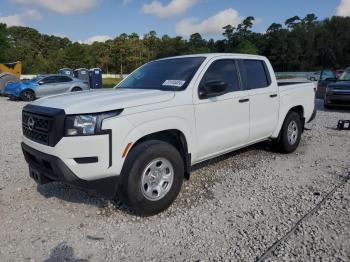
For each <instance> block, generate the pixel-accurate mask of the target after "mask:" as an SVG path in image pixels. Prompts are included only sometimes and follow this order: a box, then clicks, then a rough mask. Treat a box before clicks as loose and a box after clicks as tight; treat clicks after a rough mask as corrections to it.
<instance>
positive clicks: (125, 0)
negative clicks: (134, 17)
mask: <svg viewBox="0 0 350 262" xmlns="http://www.w3.org/2000/svg"><path fill="white" fill-rule="evenodd" d="M132 1H133V0H123V1H122V5H123V6H127V5H128V4H130V3H131V2H132Z"/></svg>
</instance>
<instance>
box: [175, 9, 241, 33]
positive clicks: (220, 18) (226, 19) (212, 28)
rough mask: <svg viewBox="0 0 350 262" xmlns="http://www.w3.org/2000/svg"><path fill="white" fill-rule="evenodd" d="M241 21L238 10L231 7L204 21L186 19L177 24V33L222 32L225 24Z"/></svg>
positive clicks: (235, 23)
mask: <svg viewBox="0 0 350 262" xmlns="http://www.w3.org/2000/svg"><path fill="white" fill-rule="evenodd" d="M240 21H241V18H240V17H239V14H238V12H237V11H236V10H235V9H232V8H229V9H226V10H223V11H221V12H219V13H217V14H215V15H213V16H211V17H209V18H207V19H205V20H203V21H198V20H197V19H194V18H190V19H184V20H182V21H180V22H179V23H178V24H177V25H176V34H177V35H181V36H185V37H187V36H190V35H191V34H194V33H200V34H202V35H207V34H217V33H222V32H223V29H222V28H223V27H224V26H226V25H232V26H236V25H238V24H239V23H240Z"/></svg>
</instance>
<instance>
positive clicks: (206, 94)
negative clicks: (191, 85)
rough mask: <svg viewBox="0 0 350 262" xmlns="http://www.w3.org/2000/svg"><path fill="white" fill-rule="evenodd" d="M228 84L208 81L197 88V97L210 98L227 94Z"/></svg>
mask: <svg viewBox="0 0 350 262" xmlns="http://www.w3.org/2000/svg"><path fill="white" fill-rule="evenodd" d="M227 87H228V83H227V82H225V81H208V82H206V83H205V84H204V85H202V86H201V87H200V88H199V97H200V98H202V99H204V98H210V97H215V96H220V95H223V94H225V93H226V92H227Z"/></svg>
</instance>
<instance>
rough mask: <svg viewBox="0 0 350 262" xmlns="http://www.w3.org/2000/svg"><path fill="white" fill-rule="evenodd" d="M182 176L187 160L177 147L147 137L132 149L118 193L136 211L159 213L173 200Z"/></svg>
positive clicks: (144, 213)
mask: <svg viewBox="0 0 350 262" xmlns="http://www.w3.org/2000/svg"><path fill="white" fill-rule="evenodd" d="M183 178H184V163H183V159H182V157H181V155H180V153H179V152H178V150H177V149H176V148H175V147H173V146H172V145H170V144H168V143H166V142H163V141H158V140H151V141H146V142H143V143H141V144H138V145H136V146H135V148H134V149H132V150H131V152H130V153H129V155H128V157H127V159H126V161H125V163H124V167H123V170H122V174H121V180H120V182H119V190H118V195H119V198H120V200H121V201H122V202H123V203H125V204H126V205H128V206H129V207H130V208H131V209H132V210H133V211H134V212H135V213H136V214H138V215H142V216H152V215H156V214H158V213H160V212H162V211H164V210H165V209H167V208H168V207H169V206H170V205H171V204H172V203H173V202H174V200H175V199H176V197H177V196H178V194H179V192H180V190H181V186H182V182H183Z"/></svg>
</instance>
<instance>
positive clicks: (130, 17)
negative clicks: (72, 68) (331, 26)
mask: <svg viewBox="0 0 350 262" xmlns="http://www.w3.org/2000/svg"><path fill="white" fill-rule="evenodd" d="M308 13H315V14H316V15H317V17H318V18H319V19H324V18H327V17H331V16H334V15H339V16H350V0H0V23H6V24H7V25H8V26H13V25H21V26H28V27H32V28H35V29H37V30H38V31H39V32H41V33H45V34H49V35H57V36H62V37H68V38H69V39H71V40H72V41H79V42H85V43H92V42H93V41H105V40H107V39H111V38H114V37H116V36H117V35H120V34H122V33H127V34H131V33H133V32H136V33H137V34H139V35H140V36H143V35H144V34H146V33H148V32H150V31H151V30H154V31H156V32H157V34H158V36H162V35H164V34H168V35H170V36H177V35H178V36H183V37H184V38H188V37H189V36H190V35H191V34H192V33H196V32H199V33H201V35H202V36H203V37H204V38H207V39H209V38H214V39H219V38H221V37H222V32H223V30H222V27H223V26H225V25H227V24H231V25H233V26H235V25H237V24H239V23H240V22H241V21H242V19H244V18H245V17H247V16H254V17H255V19H256V21H255V24H254V27H253V30H254V31H256V32H265V31H266V29H267V28H268V27H269V25H271V23H273V22H277V23H284V21H285V20H286V19H287V18H290V17H292V16H295V15H298V16H299V17H301V18H302V17H304V16H305V15H306V14H308Z"/></svg>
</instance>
